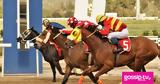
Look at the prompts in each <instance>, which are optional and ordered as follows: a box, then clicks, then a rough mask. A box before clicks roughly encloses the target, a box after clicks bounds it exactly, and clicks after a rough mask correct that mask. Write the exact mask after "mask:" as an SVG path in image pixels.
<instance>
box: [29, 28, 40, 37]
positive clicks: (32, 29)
mask: <svg viewBox="0 0 160 84" xmlns="http://www.w3.org/2000/svg"><path fill="white" fill-rule="evenodd" d="M30 30H32V31H33V32H34V33H35V34H36V35H37V36H38V35H39V33H38V32H37V31H36V30H34V28H33V27H32V28H30Z"/></svg>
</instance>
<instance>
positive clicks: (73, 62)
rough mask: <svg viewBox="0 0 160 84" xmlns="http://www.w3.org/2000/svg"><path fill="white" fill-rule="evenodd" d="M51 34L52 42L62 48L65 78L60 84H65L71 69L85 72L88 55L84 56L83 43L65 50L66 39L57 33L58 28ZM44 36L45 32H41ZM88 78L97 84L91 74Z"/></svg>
mask: <svg viewBox="0 0 160 84" xmlns="http://www.w3.org/2000/svg"><path fill="white" fill-rule="evenodd" d="M52 31H53V33H52V34H51V38H53V40H54V42H55V43H56V44H57V45H59V47H61V48H62V50H63V51H64V52H63V53H64V60H65V62H66V67H65V68H66V69H65V76H64V78H63V81H62V84H66V82H67V80H68V78H69V76H70V74H71V71H72V69H73V68H80V69H82V70H85V69H87V68H88V66H89V64H88V60H87V59H88V55H87V54H86V51H85V50H84V46H83V43H82V42H81V43H79V44H77V45H75V46H73V47H72V48H67V47H66V46H65V41H66V40H67V38H66V37H65V35H62V33H61V32H59V29H58V28H53V29H52ZM43 35H44V36H45V35H46V32H45V31H44V32H42V36H43ZM87 75H88V76H89V78H90V79H91V80H92V81H93V82H94V83H95V84H97V80H96V79H95V77H94V75H93V74H92V72H91V73H89V74H87Z"/></svg>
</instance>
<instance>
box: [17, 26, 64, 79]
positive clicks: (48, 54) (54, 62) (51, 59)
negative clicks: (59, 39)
mask: <svg viewBox="0 0 160 84" xmlns="http://www.w3.org/2000/svg"><path fill="white" fill-rule="evenodd" d="M21 35H22V36H21V37H19V38H17V41H18V42H21V43H24V42H23V41H27V40H31V41H32V42H33V43H34V47H35V48H37V49H38V50H39V51H40V52H41V53H42V55H43V57H44V60H45V61H47V62H48V63H49V64H50V66H51V69H52V72H53V82H56V68H57V69H58V71H59V73H60V74H61V75H64V72H63V71H62V68H61V66H60V64H59V60H62V59H64V54H62V56H61V57H59V56H58V53H57V50H56V48H55V47H54V46H53V45H51V44H49V43H47V44H45V45H44V44H43V46H42V47H40V46H38V45H37V44H39V45H40V44H41V43H40V42H37V41H36V40H35V37H37V36H38V35H39V33H38V32H37V31H35V30H34V29H33V28H31V29H28V30H25V31H24V32H23V33H22V34H21ZM41 45H42V44H41Z"/></svg>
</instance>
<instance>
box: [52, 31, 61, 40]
mask: <svg viewBox="0 0 160 84" xmlns="http://www.w3.org/2000/svg"><path fill="white" fill-rule="evenodd" d="M61 34H62V32H59V33H58V34H57V35H56V36H55V37H53V39H56V38H57V37H58V36H59V35H61Z"/></svg>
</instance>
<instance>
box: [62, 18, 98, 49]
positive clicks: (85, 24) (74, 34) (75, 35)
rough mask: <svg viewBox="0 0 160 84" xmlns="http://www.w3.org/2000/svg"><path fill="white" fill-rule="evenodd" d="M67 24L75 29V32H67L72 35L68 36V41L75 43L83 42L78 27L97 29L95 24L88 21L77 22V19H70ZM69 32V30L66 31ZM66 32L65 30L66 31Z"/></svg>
mask: <svg viewBox="0 0 160 84" xmlns="http://www.w3.org/2000/svg"><path fill="white" fill-rule="evenodd" d="M67 24H68V25H69V26H70V27H71V28H73V30H71V31H69V32H67V33H70V35H68V36H67V38H68V39H70V40H73V39H74V42H75V43H78V42H79V41H81V34H80V32H79V29H78V27H83V28H89V27H96V26H97V25H95V24H94V23H93V22H90V21H87V20H77V19H76V18H75V17H69V19H68V20H67ZM66 31H67V30H66ZM64 32H65V30H64ZM85 48H88V46H87V45H86V44H85Z"/></svg>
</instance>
